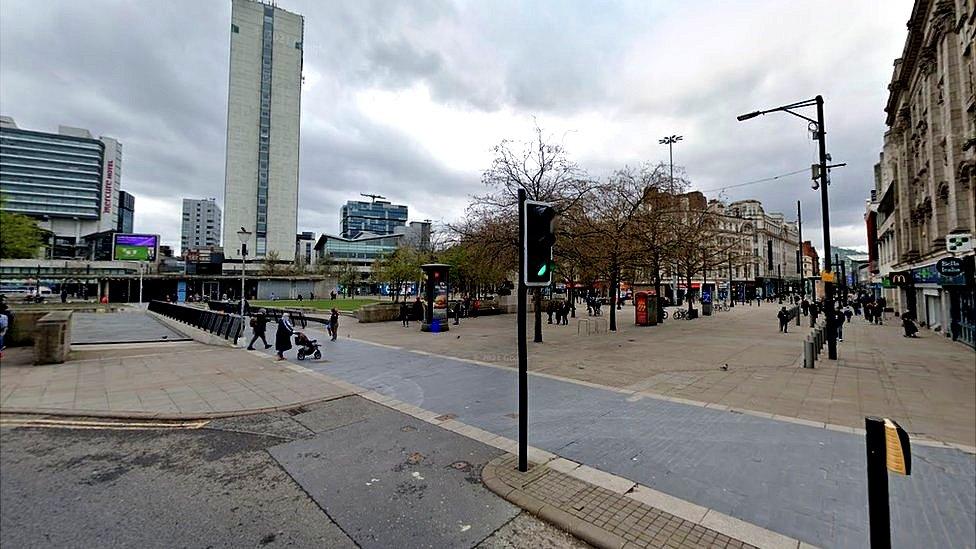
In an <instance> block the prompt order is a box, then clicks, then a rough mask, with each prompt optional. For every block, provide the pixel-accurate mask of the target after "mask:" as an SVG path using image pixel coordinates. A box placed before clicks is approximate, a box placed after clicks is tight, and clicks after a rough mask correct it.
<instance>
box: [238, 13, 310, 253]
mask: <svg viewBox="0 0 976 549" xmlns="http://www.w3.org/2000/svg"><path fill="white" fill-rule="evenodd" d="M231 7H232V10H231V33H230V89H229V93H228V101H227V157H226V167H225V170H226V171H225V180H224V218H225V223H224V243H225V244H226V250H225V253H226V257H227V258H228V259H230V260H231V261H233V260H235V259H236V260H240V257H241V256H240V240H239V239H238V235H237V233H238V231H239V230H240V229H241V227H243V228H244V229H246V230H247V231H250V232H252V233H253V236H251V237H250V242H249V244H248V254H249V257H248V259H255V258H257V259H260V258H264V257H266V256H267V255H268V254H269V253H271V252H275V253H276V254H277V256H278V259H279V260H280V261H287V262H291V261H293V260H294V257H295V234H296V233H297V231H298V150H299V118H300V112H301V91H302V87H301V86H302V48H303V44H302V41H303V38H304V32H305V31H304V25H305V21H304V18H302V16H300V15H297V14H294V13H290V12H287V11H285V10H283V9H280V8H277V7H275V6H272V5H270V4H263V3H259V2H255V1H253V0H233V1H232V4H231Z"/></svg>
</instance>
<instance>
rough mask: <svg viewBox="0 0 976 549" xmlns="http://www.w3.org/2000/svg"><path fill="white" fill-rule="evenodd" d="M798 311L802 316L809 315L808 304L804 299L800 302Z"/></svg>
mask: <svg viewBox="0 0 976 549" xmlns="http://www.w3.org/2000/svg"><path fill="white" fill-rule="evenodd" d="M800 309H801V310H802V311H803V316H807V315H808V314H810V302H809V301H807V300H806V299H804V300H803V301H801V302H800Z"/></svg>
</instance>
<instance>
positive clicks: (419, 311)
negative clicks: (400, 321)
mask: <svg viewBox="0 0 976 549" xmlns="http://www.w3.org/2000/svg"><path fill="white" fill-rule="evenodd" d="M411 313H412V316H413V319H414V320H416V321H417V322H423V321H424V304H423V302H422V301H420V297H419V296H418V297H417V300H416V301H414V302H413V311H412V312H411Z"/></svg>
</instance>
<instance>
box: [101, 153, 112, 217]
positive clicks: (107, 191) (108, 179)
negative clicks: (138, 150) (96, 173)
mask: <svg viewBox="0 0 976 549" xmlns="http://www.w3.org/2000/svg"><path fill="white" fill-rule="evenodd" d="M114 177H115V161H114V160H109V161H108V164H107V165H106V167H105V184H104V185H103V187H102V203H103V206H102V213H103V214H111V213H112V184H113V183H112V181H113V179H114Z"/></svg>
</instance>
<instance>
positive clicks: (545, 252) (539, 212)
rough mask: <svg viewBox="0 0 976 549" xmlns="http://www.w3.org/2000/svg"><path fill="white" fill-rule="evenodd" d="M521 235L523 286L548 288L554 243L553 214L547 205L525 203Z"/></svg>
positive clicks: (554, 227) (554, 215)
mask: <svg viewBox="0 0 976 549" xmlns="http://www.w3.org/2000/svg"><path fill="white" fill-rule="evenodd" d="M523 208H524V211H523V215H524V219H525V223H524V233H523V235H522V262H523V263H522V273H523V277H524V279H525V280H524V281H523V282H524V283H525V285H526V286H530V287H531V286H536V287H539V286H548V285H550V284H552V270H553V263H552V245H553V244H554V243H555V242H556V210H555V208H553V207H552V205H551V204H548V203H545V202H536V201H535V200H526V201H525V205H524V206H523Z"/></svg>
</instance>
